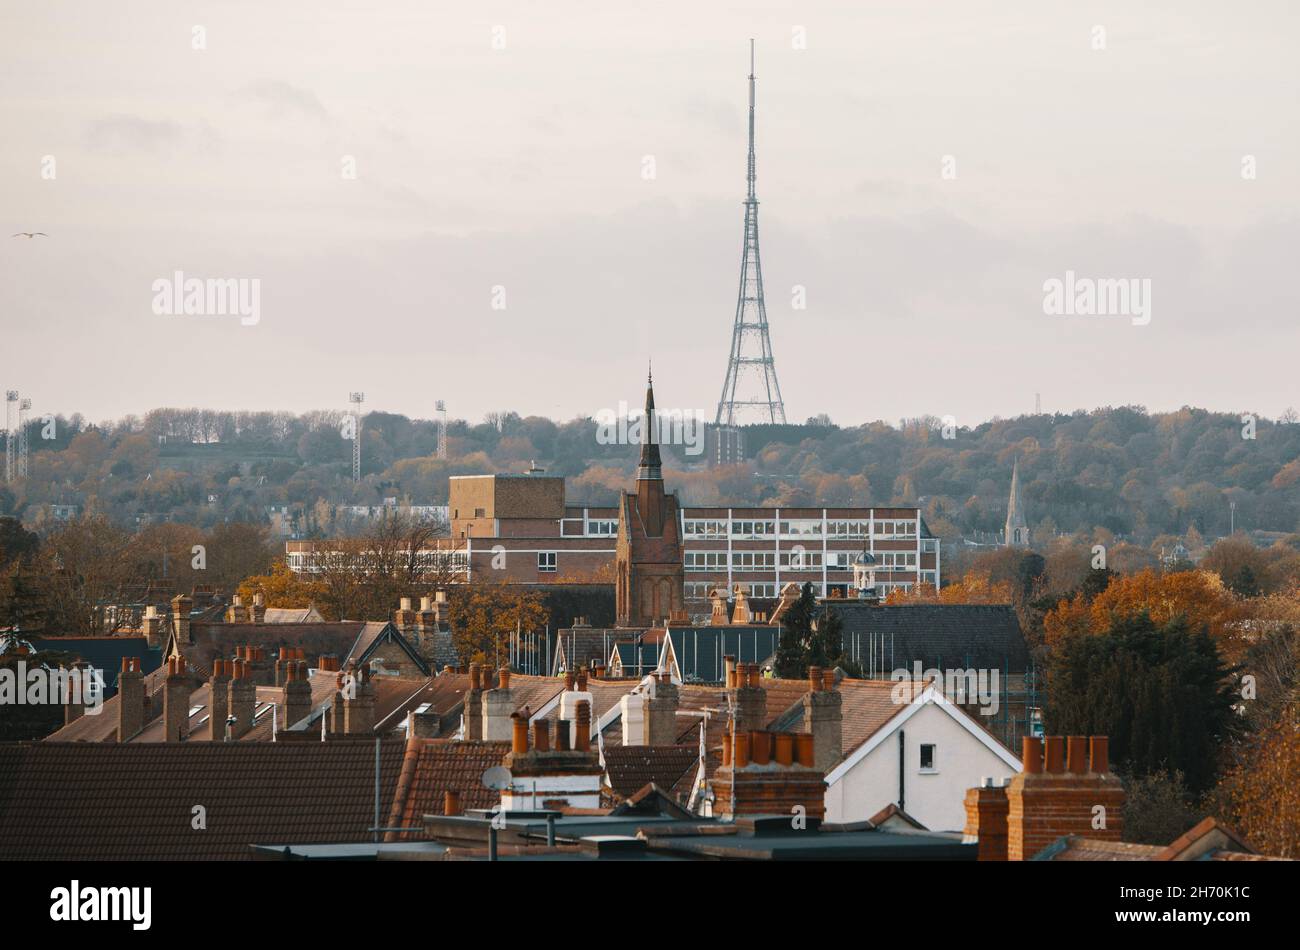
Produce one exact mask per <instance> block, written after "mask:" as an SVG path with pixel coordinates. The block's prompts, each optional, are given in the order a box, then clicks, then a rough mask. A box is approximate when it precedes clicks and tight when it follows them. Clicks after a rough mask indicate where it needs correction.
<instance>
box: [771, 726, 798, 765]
mask: <svg viewBox="0 0 1300 950" xmlns="http://www.w3.org/2000/svg"><path fill="white" fill-rule="evenodd" d="M773 745H774V747H775V751H776V764H777V765H791V764H793V763H794V736H792V735H790V733H788V732H778V733H777V734H776V737H775V738H774V740H773Z"/></svg>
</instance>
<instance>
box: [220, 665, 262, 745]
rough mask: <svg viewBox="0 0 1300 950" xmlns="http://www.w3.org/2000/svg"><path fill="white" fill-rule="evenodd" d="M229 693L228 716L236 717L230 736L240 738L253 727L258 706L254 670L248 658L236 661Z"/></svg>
mask: <svg viewBox="0 0 1300 950" xmlns="http://www.w3.org/2000/svg"><path fill="white" fill-rule="evenodd" d="M227 695H228V696H229V700H228V706H229V708H228V710H227V717H230V716H233V717H234V719H235V722H234V724H233V725H232V726H231V727H230V738H231V739H238V738H240V737H241V736H243V735H244V733H246V732H248V730H250V729H252V728H253V713H254V712H255V711H256V708H257V687H256V686H255V685H254V684H253V670H252V668H251V667H250V666H249V663H248V660H246V659H237V660H235V661H234V668H233V670H232V672H231V676H230V688H229V690H228V693H227Z"/></svg>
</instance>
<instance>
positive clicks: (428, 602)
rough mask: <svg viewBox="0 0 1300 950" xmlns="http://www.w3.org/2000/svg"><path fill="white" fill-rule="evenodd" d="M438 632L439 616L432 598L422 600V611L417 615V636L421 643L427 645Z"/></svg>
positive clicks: (422, 598)
mask: <svg viewBox="0 0 1300 950" xmlns="http://www.w3.org/2000/svg"><path fill="white" fill-rule="evenodd" d="M437 632H438V615H437V613H436V612H435V611H434V609H433V598H432V597H421V598H420V611H419V613H417V614H416V615H415V634H416V637H417V640H418V642H419V643H426V642H428V639H429V638H430V637H432V636H433V635H434V634H435V633H437Z"/></svg>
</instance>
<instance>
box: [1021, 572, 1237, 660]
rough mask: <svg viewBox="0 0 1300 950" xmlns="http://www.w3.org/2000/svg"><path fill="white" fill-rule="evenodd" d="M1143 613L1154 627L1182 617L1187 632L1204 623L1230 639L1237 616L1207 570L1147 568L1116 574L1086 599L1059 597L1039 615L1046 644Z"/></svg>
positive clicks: (1232, 603) (1221, 637)
mask: <svg viewBox="0 0 1300 950" xmlns="http://www.w3.org/2000/svg"><path fill="white" fill-rule="evenodd" d="M1142 611H1145V612H1146V613H1147V614H1149V615H1150V617H1151V619H1152V620H1153V621H1155V623H1156V624H1157V625H1160V626H1163V625H1164V624H1166V623H1168V622H1169V621H1170V620H1172V619H1173V618H1174V617H1177V616H1182V617H1185V618H1186V620H1187V622H1188V624H1189V626H1190V627H1191V628H1192V629H1193V630H1198V629H1200V628H1201V627H1208V628H1209V631H1210V634H1211V636H1214V637H1215V638H1217V639H1219V640H1226V639H1230V638H1231V637H1232V636H1233V634H1232V625H1233V622H1234V621H1235V620H1236V619H1237V615H1238V614H1239V612H1240V611H1239V608H1238V601H1237V598H1236V596H1235V595H1234V594H1233V593H1232V591H1230V590H1228V588H1226V587H1225V586H1224V585H1223V581H1222V580H1220V579H1219V576H1218V575H1217V574H1213V573H1211V572H1209V571H1175V572H1171V573H1168V574H1163V573H1159V572H1157V571H1154V570H1151V569H1150V568H1148V569H1147V570H1144V571H1139V572H1138V573H1136V574H1128V575H1124V576H1121V577H1116V578H1115V579H1114V580H1112V581H1111V582H1110V585H1109V586H1108V587H1107V588H1106V589H1105V590H1104V591H1102V592H1101V593H1100V594H1098V595H1097V596H1096V597H1094V598H1093V600H1092V602H1091V603H1089V602H1088V601H1087V600H1086V599H1085V598H1084V595H1083V594H1078V595H1076V596H1075V597H1074V598H1073V599H1064V600H1062V601H1060V603H1058V604H1057V605H1056V606H1055V607H1053V608H1052V609H1051V610H1049V611H1048V612H1047V615H1046V616H1045V617H1044V618H1043V631H1044V634H1045V636H1046V640H1047V642H1048V643H1056V642H1058V641H1060V640H1061V639H1062V638H1063V637H1066V636H1069V635H1071V634H1076V633H1104V632H1106V631H1107V630H1109V629H1110V628H1111V625H1112V623H1113V621H1114V620H1115V619H1117V618H1121V617H1131V616H1133V615H1135V614H1137V613H1140V612H1142Z"/></svg>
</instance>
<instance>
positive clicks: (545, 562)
mask: <svg viewBox="0 0 1300 950" xmlns="http://www.w3.org/2000/svg"><path fill="white" fill-rule="evenodd" d="M556 560H557V556H556V553H555V552H554V551H538V552H537V569H538V570H539V571H542V572H543V573H548V574H554V573H555V562H556Z"/></svg>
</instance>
